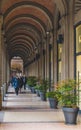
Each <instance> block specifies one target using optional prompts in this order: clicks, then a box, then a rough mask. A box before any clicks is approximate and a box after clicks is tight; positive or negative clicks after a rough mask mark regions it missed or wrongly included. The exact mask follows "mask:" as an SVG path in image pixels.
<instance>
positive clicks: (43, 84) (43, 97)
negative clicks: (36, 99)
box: [39, 79, 49, 101]
mask: <svg viewBox="0 0 81 130" xmlns="http://www.w3.org/2000/svg"><path fill="white" fill-rule="evenodd" d="M48 84H49V83H48V80H45V79H43V80H41V81H40V87H39V90H40V97H41V100H42V101H46V92H47V90H48Z"/></svg>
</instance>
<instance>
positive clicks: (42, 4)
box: [1, 0, 55, 63]
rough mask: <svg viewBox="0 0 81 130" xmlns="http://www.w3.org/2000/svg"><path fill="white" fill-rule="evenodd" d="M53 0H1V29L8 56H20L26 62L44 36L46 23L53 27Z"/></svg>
mask: <svg viewBox="0 0 81 130" xmlns="http://www.w3.org/2000/svg"><path fill="white" fill-rule="evenodd" d="M54 7H55V5H54V0H2V1H1V13H2V14H3V29H4V30H5V37H6V44H7V48H8V52H9V55H10V58H12V57H14V56H20V57H21V58H22V59H23V61H24V62H25V63H26V61H27V58H28V57H29V56H31V54H32V53H33V52H34V49H35V48H36V46H37V45H38V44H39V43H40V42H41V38H42V35H43V36H45V33H46V30H47V24H48V23H49V25H50V28H53V20H54V16H53V15H54V9H55V8H54Z"/></svg>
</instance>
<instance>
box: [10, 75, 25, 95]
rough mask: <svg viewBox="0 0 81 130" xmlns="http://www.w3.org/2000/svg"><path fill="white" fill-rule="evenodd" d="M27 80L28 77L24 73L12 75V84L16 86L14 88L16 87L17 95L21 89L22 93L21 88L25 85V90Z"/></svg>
mask: <svg viewBox="0 0 81 130" xmlns="http://www.w3.org/2000/svg"><path fill="white" fill-rule="evenodd" d="M26 82H27V78H26V76H25V75H23V76H12V78H11V84H12V87H14V89H15V93H16V95H18V92H19V91H20V93H21V89H22V87H23V86H24V90H25V89H26Z"/></svg>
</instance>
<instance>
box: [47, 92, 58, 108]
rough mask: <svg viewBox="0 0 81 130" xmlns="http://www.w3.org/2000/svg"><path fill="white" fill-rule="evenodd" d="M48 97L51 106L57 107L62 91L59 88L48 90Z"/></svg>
mask: <svg viewBox="0 0 81 130" xmlns="http://www.w3.org/2000/svg"><path fill="white" fill-rule="evenodd" d="M46 97H47V98H48V100H49V104H50V108H54V109H57V105H58V98H59V97H60V92H59V91H58V90H55V91H50V92H47V93H46Z"/></svg>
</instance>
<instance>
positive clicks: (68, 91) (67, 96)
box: [58, 79, 78, 107]
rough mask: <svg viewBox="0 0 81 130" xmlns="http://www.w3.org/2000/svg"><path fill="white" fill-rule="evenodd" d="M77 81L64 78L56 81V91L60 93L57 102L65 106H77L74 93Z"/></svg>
mask: <svg viewBox="0 0 81 130" xmlns="http://www.w3.org/2000/svg"><path fill="white" fill-rule="evenodd" d="M76 86H77V83H76V81H75V80H72V79H70V80H65V81H62V82H60V83H58V91H59V92H60V93H61V96H60V97H59V102H60V104H61V105H62V106H65V107H76V106H77V99H78V97H77V94H76Z"/></svg>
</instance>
